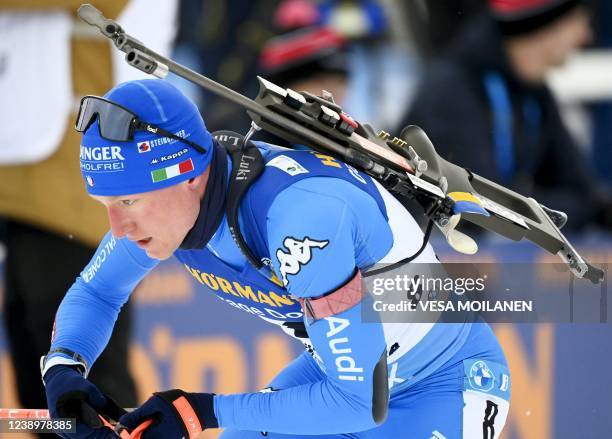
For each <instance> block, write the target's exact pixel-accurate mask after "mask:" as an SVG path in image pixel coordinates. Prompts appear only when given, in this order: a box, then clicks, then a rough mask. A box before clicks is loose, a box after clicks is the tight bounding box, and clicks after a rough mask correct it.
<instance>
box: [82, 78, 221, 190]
mask: <svg viewBox="0 0 612 439" xmlns="http://www.w3.org/2000/svg"><path fill="white" fill-rule="evenodd" d="M104 97H105V98H106V99H108V100H110V101H112V102H115V103H117V104H119V105H121V106H123V107H125V108H127V109H129V110H131V111H132V112H134V113H135V114H136V115H137V116H138V118H140V119H141V120H142V121H144V122H147V123H150V124H153V125H157V126H159V127H161V128H163V129H165V130H167V131H170V132H171V133H173V134H175V135H177V136H179V137H183V138H186V139H188V140H190V141H191V142H194V143H196V144H198V145H200V146H201V147H203V148H204V149H205V150H206V153H205V154H202V153H200V152H198V151H196V150H195V149H194V148H193V147H191V146H189V145H188V144H186V143H185V142H181V141H179V140H174V139H171V138H168V137H163V136H161V135H157V134H152V133H150V132H148V131H140V130H139V131H136V132H135V134H134V141H130V142H117V141H112V140H107V139H104V138H102V137H101V136H100V131H99V127H98V121H96V122H94V123H93V124H92V125H91V126H90V127H89V128H88V129H87V131H86V132H85V133H84V134H83V140H82V142H81V148H80V162H81V173H82V174H83V179H84V180H85V183H86V186H87V191H88V192H89V193H90V194H92V195H105V196H116V195H130V194H136V193H141V192H149V191H154V190H157V189H163V188H165V187H168V186H172V185H175V184H177V183H180V182H182V181H185V180H188V179H190V178H193V177H197V176H198V175H200V174H202V173H203V172H204V170H205V169H206V167H207V166H208V165H209V163H210V162H211V160H212V154H213V149H214V148H213V140H212V136H211V134H210V133H209V132H208V131H207V130H206V126H205V125H204V121H203V120H202V116H201V115H200V112H199V111H198V108H197V107H196V106H195V104H194V103H193V102H191V101H190V100H189V99H188V98H187V97H185V96H184V95H183V94H182V93H181V92H180V91H179V90H178V89H177V88H176V87H174V86H173V85H171V84H170V83H168V82H166V81H163V80H160V79H145V80H138V81H130V82H125V83H123V84H119V85H118V86H116V87H115V88H113V89H112V90H111V91H109V92H108V93H107V94H106V95H105V96H104Z"/></svg>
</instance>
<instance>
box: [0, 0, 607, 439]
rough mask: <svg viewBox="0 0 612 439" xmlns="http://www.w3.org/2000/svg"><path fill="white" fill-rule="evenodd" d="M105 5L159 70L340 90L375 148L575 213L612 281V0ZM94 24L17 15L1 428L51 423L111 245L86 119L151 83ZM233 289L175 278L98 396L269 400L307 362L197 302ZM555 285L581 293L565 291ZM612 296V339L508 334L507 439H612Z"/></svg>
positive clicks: (5, 12) (125, 338)
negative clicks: (96, 262) (264, 396)
mask: <svg viewBox="0 0 612 439" xmlns="http://www.w3.org/2000/svg"><path fill="white" fill-rule="evenodd" d="M91 3H92V4H94V5H95V6H97V7H98V8H99V9H101V10H102V11H103V13H104V14H105V15H106V16H107V17H109V18H113V19H116V20H118V21H119V23H120V24H121V25H122V26H123V27H124V29H126V30H127V32H128V33H130V34H131V35H133V36H134V37H136V38H138V39H140V40H141V41H143V42H144V43H145V44H147V45H148V46H149V47H151V48H152V49H154V50H157V51H158V52H160V53H162V54H166V55H172V57H173V58H174V59H175V60H176V61H178V62H180V63H183V64H185V65H187V66H189V67H191V68H193V69H194V70H197V71H199V72H201V73H203V74H204V75H206V76H208V77H210V78H212V79H214V80H216V81H218V82H220V83H222V84H224V85H226V86H228V87H230V88H233V89H235V90H237V91H240V92H242V93H244V94H246V95H247V96H250V97H254V96H255V95H256V94H257V90H258V85H257V80H256V76H257V75H261V76H264V77H266V78H268V79H270V80H272V81H273V82H276V83H277V84H279V85H281V86H283V87H291V88H293V89H295V90H300V91H301V90H306V91H309V92H311V93H315V94H320V93H321V90H328V91H330V92H332V93H333V95H334V98H335V101H336V102H337V103H339V104H340V105H342V106H343V108H344V110H345V111H346V112H348V113H349V114H351V115H352V116H353V117H354V118H355V119H356V120H358V121H360V122H362V123H369V124H370V125H372V126H373V127H374V128H375V129H376V130H377V131H378V130H380V129H384V130H385V131H388V132H390V133H391V134H392V135H399V133H400V132H401V130H402V128H403V127H404V126H406V125H409V124H416V125H419V126H421V127H422V128H424V129H425V131H426V132H427V133H428V135H429V136H430V138H431V139H432V141H433V143H434V145H435V146H436V148H437V150H438V152H439V153H440V154H441V155H442V156H443V157H446V158H447V159H449V160H451V161H453V162H455V163H457V164H460V165H462V166H465V167H468V168H470V169H471V170H472V171H474V172H476V173H478V174H481V175H483V176H485V177H487V178H490V179H492V180H494V181H497V182H500V183H502V184H504V185H506V186H509V187H511V188H513V189H515V190H517V191H518V192H520V193H523V194H525V195H530V196H534V197H535V198H536V199H537V200H538V201H540V202H542V203H543V204H545V205H547V206H548V207H551V208H554V209H560V210H563V211H565V212H567V213H568V214H569V218H570V219H569V221H568V224H567V225H566V229H564V230H565V231H566V234H567V235H568V236H569V237H570V239H571V240H572V242H573V243H575V244H576V247H577V249H578V251H579V252H581V253H582V254H583V255H584V256H585V257H587V258H588V259H589V260H590V261H592V262H594V263H598V264H599V265H601V266H603V267H604V268H605V269H607V266H608V265H607V264H609V263H610V262H611V261H612V235H611V231H612V196H611V194H612V191H611V190H610V185H611V184H612V128H611V127H612V80H611V78H612V2H610V1H609V0H592V1H576V0H454V1H446V0H361V1H358V0H354V1H340V0H338V1H333V0H320V1H315V0H252V1H247V0H224V1H221V0H197V1H196V0H180V1H179V0H155V1H153V2H152V1H147V0H105V1H91ZM79 4H80V1H78V0H77V1H74V0H0V128H1V129H0V275H1V276H2V278H3V279H4V282H3V283H0V310H1V311H2V320H0V407H20V406H21V407H30V408H41V407H44V406H45V400H44V392H43V388H42V383H41V381H40V378H39V376H40V375H39V372H38V358H39V357H40V356H41V355H42V354H44V353H45V352H46V351H47V349H48V344H49V337H50V333H51V329H52V324H53V316H54V313H55V310H56V308H57V306H58V304H59V302H60V301H61V298H62V296H63V294H64V293H65V291H66V290H67V289H68V287H69V286H70V285H71V283H72V282H73V281H74V279H75V277H76V276H77V275H78V273H79V271H80V270H81V269H82V268H83V267H84V266H85V265H86V263H87V262H88V261H89V258H90V257H91V255H92V254H93V252H94V249H95V247H96V245H97V242H98V240H99V239H100V238H101V236H102V235H103V234H104V233H105V232H106V230H107V226H106V218H105V214H104V211H103V209H102V208H101V207H99V206H97V205H96V204H95V203H93V202H92V201H91V200H89V199H88V198H87V197H86V194H85V190H84V188H83V186H82V182H81V177H80V172H79V169H78V157H77V150H78V145H79V136H77V134H76V133H75V132H74V131H73V129H72V126H73V122H74V118H75V110H76V109H77V108H78V102H79V100H80V98H81V97H82V96H83V95H85V94H97V95H102V94H104V93H105V92H106V91H107V90H108V89H110V88H111V87H112V86H113V84H115V83H118V82H122V81H124V80H128V79H133V78H137V77H140V74H139V72H137V71H134V70H133V69H131V68H130V67H129V66H127V65H126V64H125V63H124V62H123V61H122V58H121V56H120V54H119V52H118V51H116V50H114V49H113V50H111V47H110V44H109V43H108V41H107V40H105V39H103V37H102V36H101V35H99V34H97V31H95V30H92V29H91V28H89V27H87V26H86V25H84V24H83V23H81V22H79V21H77V19H76V8H77V7H78V6H79ZM170 80H171V81H173V82H174V83H175V84H176V85H177V86H179V87H180V88H181V89H182V90H183V91H184V93H186V94H187V95H188V96H190V97H191V98H192V99H193V100H194V101H195V102H196V103H197V104H198V106H199V108H200V109H201V112H202V115H203V117H204V120H205V121H206V123H207V126H208V128H209V130H211V131H214V130H219V129H231V130H234V131H238V132H241V133H245V132H246V131H247V130H248V127H249V119H248V118H247V116H246V114H245V113H244V111H242V110H241V109H240V108H237V107H236V106H234V105H233V104H231V103H228V102H225V101H223V100H221V99H219V98H217V97H215V96H214V95H211V94H210V93H207V92H204V90H202V89H200V88H198V87H197V86H194V85H193V84H190V83H188V82H186V81H184V80H182V79H180V78H170ZM259 138H261V139H265V140H268V141H273V142H277V143H281V144H286V142H285V141H284V140H282V139H275V138H274V137H272V136H270V135H267V134H265V133H261V134H259ZM296 147H301V146H299V145H296ZM414 214H415V217H417V218H418V219H422V218H421V217H422V213H421V212H419V211H418V209H415V210H414ZM466 231H467V233H469V234H471V235H473V236H476V237H477V239H478V241H479V244H480V246H481V251H480V252H479V254H478V255H477V258H478V260H482V261H487V262H498V263H504V262H507V261H529V262H533V270H534V273H533V274H534V276H537V275H538V265H539V264H542V263H545V262H551V261H556V257H555V256H552V255H547V254H544V253H543V251H540V250H539V249H537V248H536V247H534V246H533V245H530V244H529V243H511V242H509V241H506V240H502V239H501V238H496V237H493V236H488V235H486V234H483V233H481V232H478V231H476V230H470V229H467V230H466ZM433 243H434V247H435V248H436V251H437V252H438V253H439V255H440V257H441V259H442V260H446V261H451V260H456V256H455V254H453V253H451V250H450V249H449V247H448V246H447V244H446V243H445V241H444V240H443V239H440V237H437V236H434V238H433ZM223 281H224V280H221V281H220V280H219V279H216V278H215V276H214V275H208V276H202V277H201V278H198V279H194V278H193V277H192V276H191V275H190V274H189V272H188V271H187V270H185V269H184V267H182V266H180V265H179V264H178V263H177V262H175V261H169V262H164V263H162V264H161V265H160V266H159V267H158V268H156V269H155V270H154V271H153V272H152V273H151V274H150V275H149V276H148V277H147V278H146V279H145V280H144V281H143V282H142V283H141V284H140V286H139V287H138V288H137V290H136V292H135V293H134V294H133V296H132V299H131V300H130V302H129V304H128V305H127V306H126V307H125V308H124V310H123V311H122V314H121V317H120V320H119V323H118V325H117V327H116V328H115V332H114V334H113V339H112V341H111V343H110V345H109V347H108V348H107V351H106V352H105V354H104V355H103V356H102V357H101V358H100V359H99V360H98V362H97V363H96V366H95V367H94V369H93V372H92V376H91V377H92V380H94V381H95V382H96V383H97V384H98V385H99V386H100V387H101V388H102V389H103V390H105V391H107V392H109V393H110V394H112V395H113V396H114V397H115V398H116V399H117V400H118V401H119V402H120V403H121V404H122V405H124V406H127V407H130V406H135V405H136V404H138V403H139V402H142V401H144V400H145V399H146V398H147V397H148V395H150V393H151V392H153V391H156V390H159V389H164V388H184V389H189V390H192V391H206V392H243V391H254V390H258V389H260V388H263V387H265V386H266V384H267V383H268V381H269V380H270V379H271V378H272V377H273V376H274V375H275V374H276V373H277V372H278V371H279V370H281V369H282V368H283V366H284V365H285V364H286V363H288V362H289V361H290V360H291V359H292V358H293V357H294V356H295V355H296V354H297V353H298V352H299V350H300V346H299V345H297V344H296V343H294V342H293V341H292V340H290V339H288V338H287V337H285V336H284V334H282V333H280V332H279V331H278V330H276V328H271V327H269V325H266V324H265V323H264V322H263V321H256V319H254V318H252V317H251V316H249V315H248V314H247V313H245V312H243V311H242V310H240V309H233V308H232V307H231V306H230V307H228V306H227V304H223V303H222V302H221V301H219V300H216V299H215V298H213V297H208V296H205V295H203V294H201V293H200V292H198V288H197V286H198V282H205V283H207V285H208V286H209V287H210V288H213V289H219V288H222V289H223V291H225V289H224V287H223V286H220V285H225V284H227V282H223ZM541 282H542V288H549V289H551V290H552V291H555V290H557V291H558V292H559V294H560V295H566V294H567V292H568V285H567V284H568V281H567V280H566V279H565V278H563V277H562V276H560V278H556V279H555V278H545V279H541ZM608 288H609V287H608V285H607V283H606V284H604V285H603V286H602V288H601V318H600V320H601V323H598V324H594V323H591V324H578V323H574V324H537V325H526V324H514V325H511V324H505V325H496V326H495V328H494V329H495V331H496V333H497V334H498V337H499V338H500V341H501V343H502V345H503V346H504V349H505V352H506V355H507V357H508V360H509V363H510V368H511V372H512V376H513V396H512V405H511V411H510V415H509V417H508V422H507V424H506V428H505V431H504V434H503V437H504V438H505V439H536V438H537V439H549V438H550V439H552V438H580V439H583V438H584V439H587V438H604V437H612V416H610V414H612V397H611V396H610V389H612V374H610V373H609V369H610V367H611V366H612V352H611V350H610V348H609V347H610V343H611V341H612V330H611V328H610V325H609V323H608V321H607V319H608V317H607V316H608V309H609V306H610V305H609V303H608V301H607V293H608ZM225 293H226V294H227V295H228V298H230V299H231V297H230V296H231V294H233V292H232V290H228V291H225ZM265 293H266V292H263V294H264V295H265ZM564 297H565V296H564ZM574 303H575V304H576V306H578V307H579V306H580V300H579V298H576V299H575V302H574ZM235 308H240V305H239V304H238V303H236V306H235ZM272 308H273V307H272V305H271V309H272ZM272 311H273V309H272ZM440 415H441V416H443V414H442V413H441V414H440ZM407 427H408V426H407ZM10 437H13V438H15V437H17V436H16V435H11V436H10ZM23 437H29V436H26V435H23ZM202 437H207V438H212V437H216V433H215V432H205V433H204V434H203V435H202Z"/></svg>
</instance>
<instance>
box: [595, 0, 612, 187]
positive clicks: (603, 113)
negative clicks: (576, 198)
mask: <svg viewBox="0 0 612 439" xmlns="http://www.w3.org/2000/svg"><path fill="white" fill-rule="evenodd" d="M594 3H595V4H594V8H593V9H594V20H595V45H596V47H598V48H603V49H607V50H609V51H612V2H611V1H610V0H597V1H595V2H594ZM611 53H612V52H611ZM591 108H592V110H593V157H594V163H595V168H596V169H597V171H598V172H599V175H600V176H601V177H603V178H604V179H606V180H607V182H608V183H610V184H612V130H610V126H612V102H610V101H603V102H597V103H594V104H592V105H591Z"/></svg>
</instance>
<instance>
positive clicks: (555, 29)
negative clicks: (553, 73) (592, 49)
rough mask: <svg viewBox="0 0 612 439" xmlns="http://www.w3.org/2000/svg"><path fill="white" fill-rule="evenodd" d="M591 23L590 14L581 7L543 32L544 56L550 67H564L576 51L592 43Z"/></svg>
mask: <svg viewBox="0 0 612 439" xmlns="http://www.w3.org/2000/svg"><path fill="white" fill-rule="evenodd" d="M589 21H590V15H589V12H588V11H587V10H586V9H585V8H582V7H579V8H576V9H575V10H574V11H573V12H571V13H569V14H568V15H567V16H565V17H562V18H560V19H559V20H558V21H557V22H555V23H553V24H552V25H551V26H550V28H547V29H545V30H544V31H543V35H542V38H543V39H544V40H545V41H544V42H543V46H545V47H544V48H545V50H543V51H542V55H543V56H544V57H546V60H547V63H548V65H549V66H550V67H558V66H560V65H563V64H564V63H565V62H566V61H567V59H568V57H569V56H570V55H571V54H572V53H573V52H574V51H575V50H576V49H578V48H580V47H582V46H584V45H586V44H588V43H589V42H590V41H591V39H592V38H593V35H592V31H591V25H590V22H589Z"/></svg>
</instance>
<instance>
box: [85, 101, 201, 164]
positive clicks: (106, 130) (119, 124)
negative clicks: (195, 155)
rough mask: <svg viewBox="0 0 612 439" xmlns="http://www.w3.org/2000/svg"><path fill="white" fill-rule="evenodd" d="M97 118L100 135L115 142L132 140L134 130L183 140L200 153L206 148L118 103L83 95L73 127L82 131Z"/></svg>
mask: <svg viewBox="0 0 612 439" xmlns="http://www.w3.org/2000/svg"><path fill="white" fill-rule="evenodd" d="M96 119H97V120H98V127H99V130H100V136H101V137H103V138H104V139H107V140H112V141H116V142H128V141H133V140H134V133H135V132H136V130H142V131H148V132H150V133H153V134H157V135H160V136H163V137H169V138H170V139H174V140H178V141H180V142H185V143H186V144H187V145H189V146H191V147H192V148H194V149H195V150H196V151H198V152H201V153H202V154H205V153H206V149H205V148H204V147H202V146H200V145H198V144H197V143H194V142H192V141H190V140H187V139H184V138H183V137H179V136H177V135H176V134H173V133H171V132H170V131H166V130H164V129H163V128H160V127H158V126H156V125H153V124H150V123H147V122H144V121H142V120H140V119H139V118H138V116H137V115H136V114H134V113H133V112H132V111H130V110H128V109H127V108H124V107H122V106H121V105H119V104H116V103H114V102H111V101H109V100H107V99H104V98H101V97H99V96H85V97H84V98H83V99H81V105H80V106H79V114H78V116H77V120H76V123H75V126H74V127H75V129H76V130H77V131H78V132H80V133H83V132H85V131H87V129H88V128H89V127H90V126H91V124H92V123H94V122H95V121H96Z"/></svg>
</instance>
